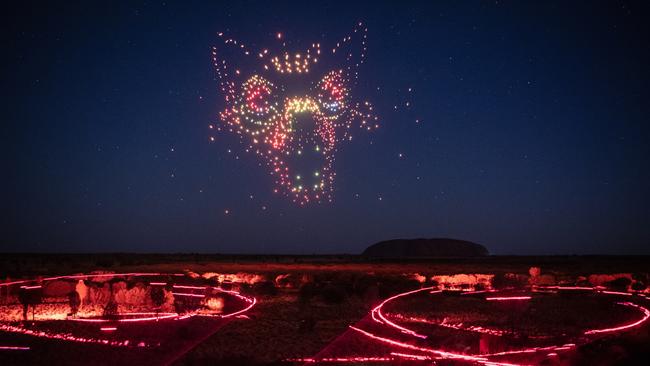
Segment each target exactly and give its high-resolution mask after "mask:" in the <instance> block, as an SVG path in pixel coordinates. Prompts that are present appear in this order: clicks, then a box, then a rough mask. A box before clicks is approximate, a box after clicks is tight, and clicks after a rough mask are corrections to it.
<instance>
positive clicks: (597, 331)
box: [585, 302, 650, 335]
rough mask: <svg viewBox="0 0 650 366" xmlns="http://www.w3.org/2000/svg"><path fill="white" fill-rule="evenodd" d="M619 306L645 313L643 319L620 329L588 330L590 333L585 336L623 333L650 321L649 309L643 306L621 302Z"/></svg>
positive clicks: (587, 332)
mask: <svg viewBox="0 0 650 366" xmlns="http://www.w3.org/2000/svg"><path fill="white" fill-rule="evenodd" d="M618 304H620V305H624V306H631V307H634V308H636V309H637V310H639V311H641V312H642V313H643V317H642V318H641V319H639V320H637V321H635V322H634V323H630V324H625V325H621V326H618V327H613V328H604V329H592V330H588V331H586V332H585V335H590V334H599V333H611V332H619V331H622V330H627V329H630V328H634V327H638V326H639V325H641V324H643V323H644V322H646V321H647V320H648V318H650V310H648V309H647V308H645V307H643V306H641V305H637V304H635V303H631V302H619V303H618Z"/></svg>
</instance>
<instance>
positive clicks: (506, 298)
mask: <svg viewBox="0 0 650 366" xmlns="http://www.w3.org/2000/svg"><path fill="white" fill-rule="evenodd" d="M531 298H532V297H530V296H497V297H486V298H485V300H487V301H512V300H515V301H516V300H530V299H531Z"/></svg>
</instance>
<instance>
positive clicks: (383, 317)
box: [371, 287, 436, 339]
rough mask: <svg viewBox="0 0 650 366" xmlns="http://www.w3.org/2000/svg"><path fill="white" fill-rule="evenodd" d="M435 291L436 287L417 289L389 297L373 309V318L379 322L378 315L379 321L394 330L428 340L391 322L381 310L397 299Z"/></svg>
mask: <svg viewBox="0 0 650 366" xmlns="http://www.w3.org/2000/svg"><path fill="white" fill-rule="evenodd" d="M434 289H436V287H425V288H421V289H417V290H413V291H408V292H404V293H401V294H397V295H395V296H392V297H389V298H388V299H386V300H384V301H382V302H381V304H379V305H377V307H375V308H374V309H372V313H373V314H371V315H372V318H373V320H375V321H376V320H377V318H376V317H375V314H376V315H377V317H378V318H379V319H381V320H382V321H383V322H384V323H386V324H388V325H389V326H391V327H393V328H395V329H397V330H399V331H400V332H402V333H406V334H410V335H412V336H414V337H418V338H422V339H425V338H427V336H425V335H423V334H419V333H416V332H415V331H413V330H411V329H408V328H405V327H402V326H401V325H397V324H395V323H393V322H391V321H390V320H388V319H386V317H385V316H384V315H383V314H382V312H381V308H382V307H383V306H384V305H386V303H388V302H391V301H393V300H395V299H397V298H400V297H403V296H408V295H412V294H415V293H418V292H423V291H434Z"/></svg>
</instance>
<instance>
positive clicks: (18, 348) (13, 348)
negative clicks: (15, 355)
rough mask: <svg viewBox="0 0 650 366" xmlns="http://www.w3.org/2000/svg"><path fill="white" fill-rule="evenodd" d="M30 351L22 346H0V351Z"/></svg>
mask: <svg viewBox="0 0 650 366" xmlns="http://www.w3.org/2000/svg"><path fill="white" fill-rule="evenodd" d="M30 349H31V348H30V347H23V346H0V351H29V350H30Z"/></svg>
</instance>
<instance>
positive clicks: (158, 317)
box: [68, 313, 178, 323]
mask: <svg viewBox="0 0 650 366" xmlns="http://www.w3.org/2000/svg"><path fill="white" fill-rule="evenodd" d="M150 314H155V313H124V314H118V316H131V315H150ZM177 317H178V314H177V313H158V315H156V316H148V317H142V318H125V319H117V320H114V319H106V318H100V319H92V318H90V319H89V318H72V319H68V320H72V321H75V322H85V323H108V322H115V321H117V322H120V323H134V322H146V321H151V320H163V319H171V318H177Z"/></svg>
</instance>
